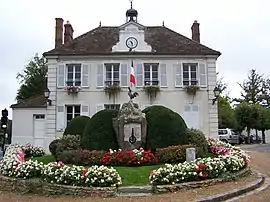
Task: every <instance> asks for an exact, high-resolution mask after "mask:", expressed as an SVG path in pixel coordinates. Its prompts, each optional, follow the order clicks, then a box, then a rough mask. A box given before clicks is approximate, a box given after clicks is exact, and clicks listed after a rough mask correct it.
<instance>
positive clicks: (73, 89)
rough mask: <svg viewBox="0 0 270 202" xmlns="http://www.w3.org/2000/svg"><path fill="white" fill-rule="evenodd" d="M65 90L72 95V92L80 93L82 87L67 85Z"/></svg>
mask: <svg viewBox="0 0 270 202" xmlns="http://www.w3.org/2000/svg"><path fill="white" fill-rule="evenodd" d="M65 90H66V91H67V93H68V95H70V94H78V92H79V91H80V90H81V87H79V86H67V87H66V88H65Z"/></svg>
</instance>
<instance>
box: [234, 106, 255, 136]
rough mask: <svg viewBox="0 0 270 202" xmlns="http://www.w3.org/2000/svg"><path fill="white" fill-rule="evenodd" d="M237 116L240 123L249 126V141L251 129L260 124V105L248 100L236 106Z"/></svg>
mask: <svg viewBox="0 0 270 202" xmlns="http://www.w3.org/2000/svg"><path fill="white" fill-rule="evenodd" d="M235 116H236V120H237V122H238V124H239V125H240V126H242V127H246V128H247V132H248V141H250V129H252V128H256V127H257V126H258V122H259V117H260V114H259V106H258V105H254V104H248V103H246V102H243V103H240V104H239V105H237V107H236V108H235Z"/></svg>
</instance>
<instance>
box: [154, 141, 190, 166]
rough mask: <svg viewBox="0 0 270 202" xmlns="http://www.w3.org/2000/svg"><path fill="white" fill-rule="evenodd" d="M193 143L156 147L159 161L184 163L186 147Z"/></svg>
mask: <svg viewBox="0 0 270 202" xmlns="http://www.w3.org/2000/svg"><path fill="white" fill-rule="evenodd" d="M191 147H193V146H192V145H176V146H169V147H166V148H161V149H160V148H158V149H156V152H155V156H156V157H157V158H158V161H159V163H182V162H184V161H185V160H186V149H187V148H191Z"/></svg>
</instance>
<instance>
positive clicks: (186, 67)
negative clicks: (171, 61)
mask: <svg viewBox="0 0 270 202" xmlns="http://www.w3.org/2000/svg"><path fill="white" fill-rule="evenodd" d="M197 67H198V64H197V63H184V64H183V85H184V86H194V85H197V84H198V79H197V69H198V68H197Z"/></svg>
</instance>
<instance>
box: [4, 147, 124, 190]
mask: <svg viewBox="0 0 270 202" xmlns="http://www.w3.org/2000/svg"><path fill="white" fill-rule="evenodd" d="M23 148H24V146H23V145H18V144H16V145H10V146H9V147H8V148H7V150H6V153H5V155H4V157H3V160H1V162H0V173H1V174H2V175H5V176H9V177H16V178H23V179H29V178H42V179H43V180H44V181H46V182H48V183H57V184H64V185H72V186H88V187H90V186H96V187H110V186H118V185H120V184H121V183H122V181H121V177H120V176H119V174H118V173H117V171H116V170H115V169H114V168H108V167H105V166H92V167H89V168H86V167H83V166H76V165H72V166H68V165H65V164H64V163H62V162H51V163H49V164H46V165H44V164H43V163H41V162H38V161H33V160H31V159H30V160H26V154H25V152H24V149H23Z"/></svg>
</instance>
